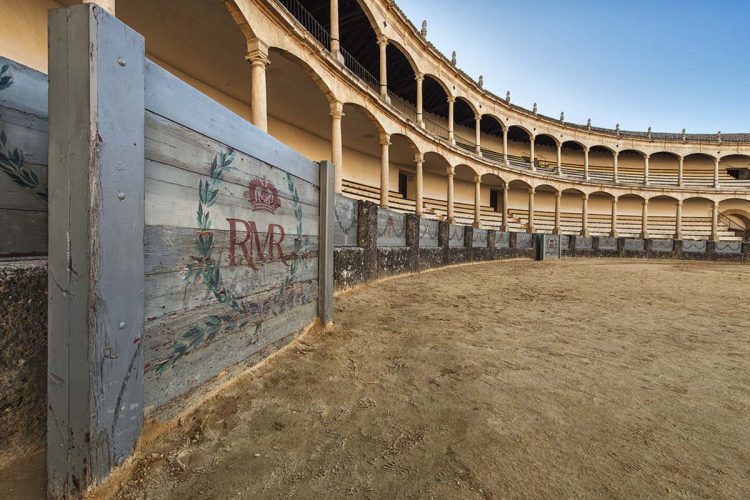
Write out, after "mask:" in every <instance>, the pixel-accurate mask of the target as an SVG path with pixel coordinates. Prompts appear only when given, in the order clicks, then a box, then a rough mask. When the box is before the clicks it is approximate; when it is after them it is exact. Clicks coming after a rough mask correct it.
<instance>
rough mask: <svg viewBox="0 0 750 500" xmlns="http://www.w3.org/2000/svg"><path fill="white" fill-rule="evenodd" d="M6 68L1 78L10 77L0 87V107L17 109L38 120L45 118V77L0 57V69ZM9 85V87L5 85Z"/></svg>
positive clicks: (46, 86) (46, 94)
mask: <svg viewBox="0 0 750 500" xmlns="http://www.w3.org/2000/svg"><path fill="white" fill-rule="evenodd" d="M5 66H7V69H6V71H5V73H3V76H10V78H11V80H10V81H6V85H2V86H0V106H5V107H8V108H13V109H17V110H19V111H23V112H25V113H27V114H33V115H36V116H38V117H40V118H46V117H47V97H48V92H47V89H48V85H47V75H45V74H44V73H41V72H39V71H37V70H34V69H31V68H29V67H27V66H24V65H23V64H19V63H17V62H15V61H11V60H10V59H6V58H5V57H0V68H3V67H5ZM7 83H10V85H7Z"/></svg>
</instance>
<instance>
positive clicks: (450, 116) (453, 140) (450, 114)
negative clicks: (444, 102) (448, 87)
mask: <svg viewBox="0 0 750 500" xmlns="http://www.w3.org/2000/svg"><path fill="white" fill-rule="evenodd" d="M455 103H456V99H455V98H454V97H448V140H449V141H450V143H451V144H454V145H455V144H456V136H455V135H454V134H453V107H454V104H455Z"/></svg>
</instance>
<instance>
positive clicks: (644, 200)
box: [643, 198, 648, 206]
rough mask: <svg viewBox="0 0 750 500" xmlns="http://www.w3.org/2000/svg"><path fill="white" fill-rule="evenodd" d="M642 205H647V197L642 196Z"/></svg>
mask: <svg viewBox="0 0 750 500" xmlns="http://www.w3.org/2000/svg"><path fill="white" fill-rule="evenodd" d="M643 205H644V206H648V198H643Z"/></svg>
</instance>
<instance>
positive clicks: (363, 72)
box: [340, 47, 380, 91]
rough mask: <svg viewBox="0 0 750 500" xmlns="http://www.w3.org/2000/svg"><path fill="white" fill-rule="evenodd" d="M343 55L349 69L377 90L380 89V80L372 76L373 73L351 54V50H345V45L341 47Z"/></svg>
mask: <svg viewBox="0 0 750 500" xmlns="http://www.w3.org/2000/svg"><path fill="white" fill-rule="evenodd" d="M340 50H341V55H342V56H344V65H345V66H346V67H347V68H349V71H351V72H352V73H354V75H355V76H356V77H357V78H359V79H360V80H362V81H363V82H365V83H366V84H367V85H369V86H370V87H372V88H373V89H375V91H378V90H379V89H380V80H378V79H377V78H375V77H374V76H372V73H370V72H369V71H367V69H366V68H365V67H364V66H362V64H360V62H359V61H357V60H356V59H355V58H354V56H353V55H351V54H350V53H349V52H347V51H346V50H344V47H341V49H340Z"/></svg>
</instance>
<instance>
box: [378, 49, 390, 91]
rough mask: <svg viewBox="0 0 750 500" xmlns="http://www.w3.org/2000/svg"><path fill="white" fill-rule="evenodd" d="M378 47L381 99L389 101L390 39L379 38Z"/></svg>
mask: <svg viewBox="0 0 750 500" xmlns="http://www.w3.org/2000/svg"><path fill="white" fill-rule="evenodd" d="M378 47H379V48H380V97H382V98H383V100H385V101H387V100H388V59H387V53H388V51H387V48H388V38H386V37H385V36H379V37H378Z"/></svg>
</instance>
